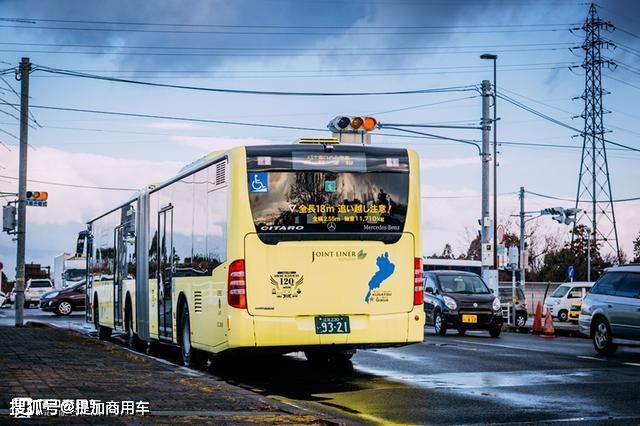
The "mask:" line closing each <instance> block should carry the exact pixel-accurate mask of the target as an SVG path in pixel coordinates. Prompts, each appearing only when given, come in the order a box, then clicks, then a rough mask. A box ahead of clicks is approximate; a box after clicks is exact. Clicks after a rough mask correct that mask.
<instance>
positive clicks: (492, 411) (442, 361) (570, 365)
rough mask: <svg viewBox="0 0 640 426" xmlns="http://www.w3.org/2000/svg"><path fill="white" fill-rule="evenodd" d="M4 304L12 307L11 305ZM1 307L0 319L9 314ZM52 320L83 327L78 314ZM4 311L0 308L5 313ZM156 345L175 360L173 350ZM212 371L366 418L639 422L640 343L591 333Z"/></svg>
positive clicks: (483, 338) (229, 365) (240, 362)
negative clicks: (611, 350) (601, 339)
mask: <svg viewBox="0 0 640 426" xmlns="http://www.w3.org/2000/svg"><path fill="white" fill-rule="evenodd" d="M7 314H9V315H7ZM11 314H12V313H11V312H7V311H6V310H4V309H3V310H0V322H3V321H6V320H8V319H9V318H8V317H12V315H11ZM32 316H33V317H36V316H37V317H38V318H37V319H38V320H46V321H51V322H53V323H56V324H57V325H58V326H62V327H65V328H67V327H69V328H78V329H80V330H85V331H86V330H88V329H90V328H91V327H90V326H85V325H83V323H82V320H83V317H82V316H80V315H77V314H76V315H73V316H72V318H71V319H69V318H64V319H61V318H56V317H54V316H53V315H51V314H45V315H43V314H38V313H37V311H36V310H30V311H29V313H28V314H27V318H29V317H32ZM3 317H4V318H5V319H4V320H3ZM160 355H161V356H162V357H164V358H168V359H170V360H175V351H173V352H172V351H161V353H160ZM210 371H211V373H212V374H214V375H216V376H218V377H220V378H221V379H223V380H225V381H228V382H231V383H234V384H237V385H240V386H243V387H246V388H248V389H252V390H254V391H257V392H260V393H262V394H265V395H268V396H271V397H274V398H277V399H281V400H285V401H288V402H291V403H293V404H295V405H298V406H302V407H308V408H310V409H314V410H320V411H329V412H331V413H332V414H340V415H343V416H347V417H350V418H351V419H352V420H354V421H356V422H364V423H387V424H388V423H401V424H437V423H440V424H488V423H529V422H534V423H536V422H545V423H549V422H550V423H556V422H557V423H562V424H566V423H573V422H574V421H575V422H578V421H586V422H587V423H594V424H603V423H607V424H609V423H611V424H640V408H638V407H640V348H638V347H634V348H628V347H624V348H620V349H619V351H618V352H617V353H616V355H615V356H614V357H612V358H610V359H606V358H603V357H601V356H599V355H597V354H596V353H595V351H594V350H593V346H592V345H591V341H590V340H588V339H580V338H568V337H558V338H555V339H542V338H540V337H536V336H531V335H527V334H518V333H503V334H502V336H501V337H500V338H499V339H492V338H490V337H489V335H488V333H483V332H472V333H468V334H467V335H466V336H459V335H457V334H456V333H455V332H450V334H448V335H447V336H444V337H440V336H436V335H434V334H433V332H432V331H431V329H428V330H427V332H426V333H425V342H424V343H422V344H419V345H412V346H407V347H404V348H394V349H384V350H375V351H373V350H371V351H359V352H358V354H357V355H356V356H355V357H354V359H353V362H352V363H347V364H342V365H334V366H329V367H325V368H318V367H316V366H312V365H311V364H309V363H307V362H306V361H305V360H304V358H303V357H301V356H296V355H292V356H283V357H260V358H237V357H234V359H233V360H218V361H216V362H214V364H213V366H212V368H211V369H210Z"/></svg>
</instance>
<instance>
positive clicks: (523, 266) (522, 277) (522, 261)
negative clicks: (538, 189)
mask: <svg viewBox="0 0 640 426" xmlns="http://www.w3.org/2000/svg"><path fill="white" fill-rule="evenodd" d="M524 216H525V213H524V186H521V187H520V288H521V289H522V292H523V293H524V283H525V272H526V269H527V265H526V264H525V260H526V257H525V254H524V239H525V235H524V224H525V219H524Z"/></svg>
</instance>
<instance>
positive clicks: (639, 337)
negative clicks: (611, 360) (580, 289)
mask: <svg viewBox="0 0 640 426" xmlns="http://www.w3.org/2000/svg"><path fill="white" fill-rule="evenodd" d="M578 325H579V327H580V331H581V332H582V333H584V334H587V335H588V336H590V337H591V338H592V339H593V346H594V348H595V349H596V351H597V352H598V353H600V354H603V355H611V354H613V353H614V352H615V351H616V349H617V348H618V345H624V344H640V265H638V264H634V265H624V266H615V267H612V268H608V269H606V270H605V273H604V274H603V275H602V276H601V277H600V279H599V280H598V281H597V282H596V284H595V285H594V286H593V288H592V289H591V291H590V292H589V294H588V295H587V297H585V298H584V300H583V301H582V309H581V311H580V318H579V320H578Z"/></svg>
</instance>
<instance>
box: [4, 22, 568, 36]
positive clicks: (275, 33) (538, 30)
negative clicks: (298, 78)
mask: <svg viewBox="0 0 640 426" xmlns="http://www.w3.org/2000/svg"><path fill="white" fill-rule="evenodd" d="M0 28H16V29H27V30H48V31H49V30H52V31H58V30H62V31H78V32H82V31H84V32H118V33H122V32H127V33H152V34H210V35H236V36H239V35H242V36H246V35H250V36H251V35H258V36H264V35H273V36H284V35H292V36H318V35H319V36H323V35H341V36H344V35H348V36H380V35H390V36H398V35H402V36H404V35H438V34H496V33H545V32H546V33H549V32H552V33H553V32H558V31H563V32H564V31H567V30H568V29H569V27H568V26H567V27H563V28H529V29H526V28H517V29H497V30H496V29H494V30H475V29H471V30H464V31H463V32H462V31H395V32H380V31H373V32H371V31H365V32H346V31H228V30H152V29H137V28H95V27H81V28H78V27H68V26H66V27H65V26H57V27H55V26H37V27H36V26H25V25H0ZM398 28H399V29H404V28H402V27H398ZM445 28H451V27H445ZM362 29H372V28H365V27H362Z"/></svg>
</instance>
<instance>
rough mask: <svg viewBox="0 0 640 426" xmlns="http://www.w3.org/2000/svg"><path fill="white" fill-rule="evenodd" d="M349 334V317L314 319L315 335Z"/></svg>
mask: <svg viewBox="0 0 640 426" xmlns="http://www.w3.org/2000/svg"><path fill="white" fill-rule="evenodd" d="M350 332H351V328H350V327H349V317H342V316H336V317H316V334H347V333H350Z"/></svg>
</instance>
